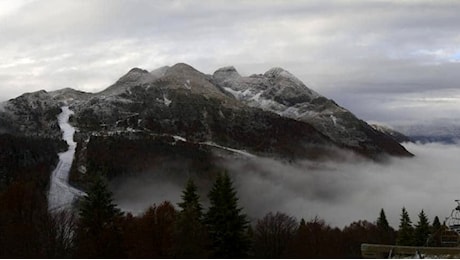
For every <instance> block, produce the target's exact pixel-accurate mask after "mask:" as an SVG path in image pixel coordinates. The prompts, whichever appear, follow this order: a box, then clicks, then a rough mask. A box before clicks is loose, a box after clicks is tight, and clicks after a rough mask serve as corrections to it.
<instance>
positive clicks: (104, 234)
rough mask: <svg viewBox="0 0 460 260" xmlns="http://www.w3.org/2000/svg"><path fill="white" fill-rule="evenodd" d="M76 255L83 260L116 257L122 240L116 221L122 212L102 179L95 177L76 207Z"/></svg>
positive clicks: (118, 254) (118, 255)
mask: <svg viewBox="0 0 460 260" xmlns="http://www.w3.org/2000/svg"><path fill="white" fill-rule="evenodd" d="M79 206H80V207H79V217H80V219H79V224H78V228H77V238H76V241H77V244H78V249H77V254H79V255H78V256H79V257H83V258H87V257H89V258H119V257H120V244H121V237H120V234H119V233H118V232H117V227H116V221H117V220H118V219H119V217H121V215H122V213H121V211H120V210H119V209H118V208H117V207H116V205H115V204H114V203H113V199H112V193H111V192H110V191H109V190H108V188H107V185H106V183H105V182H104V180H103V179H102V178H101V177H95V179H94V180H93V183H92V185H91V187H90V188H89V190H88V192H87V195H86V196H84V197H83V198H82V199H81V202H80V205H79Z"/></svg>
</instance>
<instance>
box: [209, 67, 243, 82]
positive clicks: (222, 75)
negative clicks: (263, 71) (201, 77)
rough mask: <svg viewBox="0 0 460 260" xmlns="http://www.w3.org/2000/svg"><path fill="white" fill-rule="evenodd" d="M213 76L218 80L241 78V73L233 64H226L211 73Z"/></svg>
mask: <svg viewBox="0 0 460 260" xmlns="http://www.w3.org/2000/svg"><path fill="white" fill-rule="evenodd" d="M212 76H213V77H214V78H217V79H218V80H219V81H221V80H232V79H233V80H234V79H238V78H241V75H240V74H239V73H238V71H237V70H236V69H235V67H233V66H227V67H223V68H220V69H218V70H216V71H215V72H214V74H213V75H212Z"/></svg>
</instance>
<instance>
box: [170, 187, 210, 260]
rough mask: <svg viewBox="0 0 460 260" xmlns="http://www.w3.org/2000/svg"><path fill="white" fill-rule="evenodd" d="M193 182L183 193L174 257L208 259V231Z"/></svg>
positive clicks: (176, 229)
mask: <svg viewBox="0 0 460 260" xmlns="http://www.w3.org/2000/svg"><path fill="white" fill-rule="evenodd" d="M196 191H197V189H196V186H195V184H194V183H193V181H192V180H191V179H190V180H189V181H188V182H187V186H186V187H185V190H184V191H183V192H182V202H180V203H178V205H179V207H180V208H181V211H180V212H179V214H178V217H177V219H176V225H175V231H174V242H175V248H174V256H175V257H176V258H207V257H208V252H207V250H206V246H207V241H208V239H207V231H206V227H205V226H204V224H203V213H202V206H201V204H200V197H199V195H198V194H197V193H196Z"/></svg>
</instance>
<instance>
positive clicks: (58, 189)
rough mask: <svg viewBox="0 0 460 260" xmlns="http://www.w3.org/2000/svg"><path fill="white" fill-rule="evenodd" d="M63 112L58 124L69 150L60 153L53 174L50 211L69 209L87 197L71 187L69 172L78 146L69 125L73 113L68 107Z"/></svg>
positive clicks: (62, 108)
mask: <svg viewBox="0 0 460 260" xmlns="http://www.w3.org/2000/svg"><path fill="white" fill-rule="evenodd" d="M61 110H62V112H61V113H60V114H59V115H58V123H59V127H60V128H61V131H62V139H63V140H64V141H66V142H67V144H68V145H69V149H68V150H67V151H65V152H62V153H59V163H58V165H57V166H56V169H54V171H53V172H52V174H51V183H50V190H49V193H48V209H49V210H50V211H56V210H65V209H69V208H70V207H71V206H72V202H73V201H74V199H75V198H76V197H78V196H84V195H85V193H84V192H82V191H80V190H78V189H76V188H74V187H72V186H70V185H69V172H70V168H71V166H72V161H73V158H74V154H75V148H76V146H77V144H76V143H75V142H74V140H73V136H74V133H75V128H74V127H73V126H71V125H70V124H69V118H70V116H71V115H72V114H73V111H72V110H70V109H69V107H68V106H63V107H61Z"/></svg>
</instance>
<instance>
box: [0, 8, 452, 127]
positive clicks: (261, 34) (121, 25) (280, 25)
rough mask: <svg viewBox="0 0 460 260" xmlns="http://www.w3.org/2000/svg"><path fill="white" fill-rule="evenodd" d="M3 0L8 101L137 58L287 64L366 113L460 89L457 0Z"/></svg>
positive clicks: (211, 65) (245, 69)
mask: <svg viewBox="0 0 460 260" xmlns="http://www.w3.org/2000/svg"><path fill="white" fill-rule="evenodd" d="M0 7H1V8H0V10H1V11H0V33H1V34H2V37H1V38H0V44H1V46H2V48H1V49H0V56H1V57H2V59H1V60H0V89H1V91H0V100H4V99H8V98H12V97H14V96H17V95H20V94H22V93H23V92H28V91H34V90H38V89H47V90H53V89H59V88H63V87H73V88H77V89H81V90H86V91H99V90H102V89H103V88H105V87H107V86H109V85H110V84H111V83H113V82H114V81H116V80H117V79H118V78H119V77H120V76H122V75H123V74H124V73H126V72H127V71H128V70H129V69H131V68H132V67H142V68H145V69H148V70H151V69H154V68H157V67H160V66H163V65H171V64H174V63H177V62H186V63H189V64H191V65H192V66H194V67H196V68H197V69H199V70H201V71H203V72H205V73H212V72H213V71H214V70H215V69H217V68H219V67H221V66H226V65H234V66H235V67H236V68H237V69H238V70H240V72H241V73H242V74H246V75H248V74H253V73H263V72H264V71H266V70H267V69H269V68H270V67H274V66H281V67H284V68H286V69H288V70H289V71H291V72H292V73H294V74H295V75H297V76H298V77H299V78H301V79H302V80H303V81H304V82H305V83H306V84H307V85H308V86H310V87H311V88H313V89H315V90H317V91H318V92H320V93H323V94H325V95H326V96H328V97H331V98H333V99H335V100H336V101H337V102H338V103H339V104H341V105H343V106H344V107H346V108H349V109H350V110H351V111H353V112H355V113H356V114H357V115H358V116H361V117H364V119H367V120H386V119H387V118H388V117H391V119H394V118H396V119H401V120H408V119H411V118H412V116H414V115H417V113H415V112H414V111H410V110H407V109H406V108H405V106H406V105H407V104H406V102H405V101H404V99H403V100H401V99H400V97H403V98H404V97H405V96H407V95H409V96H412V95H415V96H418V97H420V99H419V100H418V101H416V102H415V101H413V102H412V103H414V102H415V103H416V104H417V105H418V106H420V107H423V108H430V107H432V103H430V102H427V101H426V100H424V98H429V97H431V95H434V96H441V97H445V96H443V95H444V94H445V91H447V90H448V91H451V92H454V93H455V95H457V96H458V95H460V91H459V87H458V82H460V74H459V73H457V72H458V71H459V70H460V54H459V53H460V47H458V46H460V28H459V27H458V26H457V25H458V24H459V23H460V16H458V13H457V10H458V9H459V8H460V2H458V1H448V0H446V1H428V0H426V1H424V0H422V1H348V0H333V1H319V0H318V1H289V2H286V1H265V0H264V1H232V2H231V3H229V2H227V1H199V2H197V1H169V0H167V1H166V0H165V1H123V0H113V1H110V2H107V1H102V0H94V1H72V0H66V1H62V0H44V1H30V0H24V1H19V0H18V1H3V2H0ZM358 101H359V102H358ZM375 104H377V106H375ZM452 104H454V105H452V106H450V107H449V108H448V109H447V110H445V108H444V107H437V108H436V109H431V110H430V111H429V112H430V114H429V115H430V116H432V117H438V116H441V115H445V114H452V113H450V112H451V111H452V110H454V112H457V113H458V112H459V111H458V108H457V107H460V106H459V105H460V104H459V102H458V101H456V100H455V102H453V103H452ZM388 108H390V109H389V110H388ZM456 108H457V109H456ZM400 110H403V111H404V113H400ZM406 112H407V113H406Z"/></svg>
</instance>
